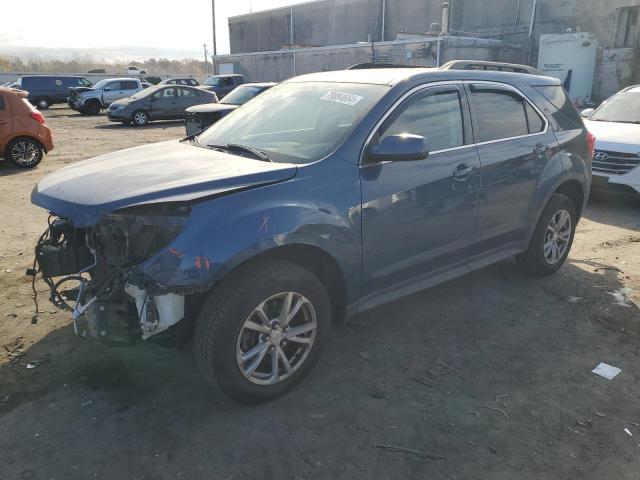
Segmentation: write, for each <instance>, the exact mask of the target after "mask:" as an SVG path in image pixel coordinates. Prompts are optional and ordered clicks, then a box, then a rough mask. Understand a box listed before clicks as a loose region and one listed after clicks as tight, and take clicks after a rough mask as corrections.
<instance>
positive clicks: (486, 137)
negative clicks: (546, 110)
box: [471, 86, 529, 143]
mask: <svg viewBox="0 0 640 480" xmlns="http://www.w3.org/2000/svg"><path fill="white" fill-rule="evenodd" d="M525 103H526V102H525V101H524V100H523V99H522V97H520V96H519V95H518V94H516V93H515V92H510V91H507V90H500V89H496V90H489V89H485V88H484V87H480V88H474V87H473V86H472V88H471V106H472V108H473V112H474V118H475V122H476V127H475V129H474V133H475V140H476V143H482V142H490V141H492V140H500V139H506V138H512V137H520V136H523V135H528V134H529V125H528V123H527V115H526V113H525V108H524V106H525Z"/></svg>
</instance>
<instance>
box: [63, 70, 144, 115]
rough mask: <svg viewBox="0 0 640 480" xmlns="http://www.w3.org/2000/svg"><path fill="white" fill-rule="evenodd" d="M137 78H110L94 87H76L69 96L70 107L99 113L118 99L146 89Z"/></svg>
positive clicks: (86, 113) (89, 113) (79, 110)
mask: <svg viewBox="0 0 640 480" xmlns="http://www.w3.org/2000/svg"><path fill="white" fill-rule="evenodd" d="M145 88H148V87H145V85H143V84H142V82H141V81H140V80H139V79H137V78H108V79H105V80H100V81H99V82H98V83H96V84H95V85H94V86H93V88H74V89H72V90H71V94H70V96H69V107H70V108H72V109H73V110H76V111H78V112H80V113H82V114H85V115H98V114H99V113H100V110H102V109H104V108H107V107H108V106H109V105H111V104H112V103H113V102H115V101H116V100H120V99H121V98H127V97H130V96H131V95H134V94H136V93H138V92H139V91H141V90H144V89H145Z"/></svg>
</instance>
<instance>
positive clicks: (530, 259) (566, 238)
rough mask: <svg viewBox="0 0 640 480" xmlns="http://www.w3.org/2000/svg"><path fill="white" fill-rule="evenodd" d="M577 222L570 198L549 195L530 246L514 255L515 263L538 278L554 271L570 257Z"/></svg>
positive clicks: (560, 195)
mask: <svg viewBox="0 0 640 480" xmlns="http://www.w3.org/2000/svg"><path fill="white" fill-rule="evenodd" d="M577 221H578V215H577V214H576V208H575V205H574V204H573V202H572V201H571V199H570V198H569V197H567V196H566V195H562V194H559V193H556V194H554V195H552V196H551V198H550V199H549V202H548V203H547V206H546V207H545V209H544V211H543V212H542V215H541V216H540V220H538V224H537V225H536V229H535V230H534V232H533V236H532V237H531V242H530V244H529V248H528V249H527V250H526V251H525V252H523V253H521V254H520V255H517V256H516V261H517V262H518V265H520V267H521V268H522V269H523V270H524V271H525V272H526V273H528V274H530V275H534V276H538V277H539V276H545V275H550V274H552V273H554V272H556V271H557V270H558V269H559V268H560V267H561V266H562V265H563V264H564V262H565V261H566V260H567V257H568V256H569V252H570V251H571V245H572V244H573V237H574V235H575V231H576V224H577Z"/></svg>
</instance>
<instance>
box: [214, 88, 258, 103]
mask: <svg viewBox="0 0 640 480" xmlns="http://www.w3.org/2000/svg"><path fill="white" fill-rule="evenodd" d="M262 90H264V88H261V87H250V86H244V85H243V86H240V87H238V88H235V89H234V90H233V91H232V92H231V93H229V94H228V95H227V96H226V97H224V98H223V99H222V100H220V103H228V104H229V105H244V104H245V103H247V102H248V101H249V100H251V99H252V98H253V97H255V96H256V95H258V94H259V93H260V92H261V91H262Z"/></svg>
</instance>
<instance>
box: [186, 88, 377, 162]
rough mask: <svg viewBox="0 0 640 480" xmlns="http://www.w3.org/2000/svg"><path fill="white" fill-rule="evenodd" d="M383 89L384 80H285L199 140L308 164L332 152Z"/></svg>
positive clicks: (205, 143)
mask: <svg viewBox="0 0 640 480" xmlns="http://www.w3.org/2000/svg"><path fill="white" fill-rule="evenodd" d="M387 91H388V87H386V86H384V85H368V84H356V83H331V82H301V83H284V84H281V85H278V86H275V87H273V88H271V89H269V90H268V91H266V92H264V93H262V94H260V95H258V96H257V97H255V98H254V99H253V100H251V101H250V102H247V103H245V104H244V105H242V106H241V107H239V108H238V109H237V110H235V111H234V112H232V113H230V114H229V115H227V116H226V117H224V118H223V119H222V120H220V121H218V122H217V123H215V124H213V126H211V127H210V128H209V129H208V130H205V131H204V132H203V133H202V134H201V135H200V136H199V137H198V143H199V144H200V145H202V146H215V145H228V144H241V145H246V146H249V147H251V148H254V149H257V150H260V151H262V152H264V153H265V154H266V155H267V156H268V157H269V158H270V159H271V160H272V161H275V162H293V163H310V162H313V161H315V160H319V159H321V158H323V157H325V156H326V155H328V154H329V153H331V152H332V151H333V150H334V149H335V148H336V147H337V146H338V145H339V144H340V143H341V142H342V141H343V140H344V139H345V138H346V137H347V135H349V133H350V132H351V131H352V130H353V128H354V127H355V125H356V124H357V123H358V122H359V121H360V119H361V118H362V117H363V116H364V115H365V114H366V113H367V112H368V111H369V110H370V109H371V108H372V107H373V105H375V103H376V102H378V101H379V100H380V98H382V96H383V95H384V94H385V93H386V92H387Z"/></svg>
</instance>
